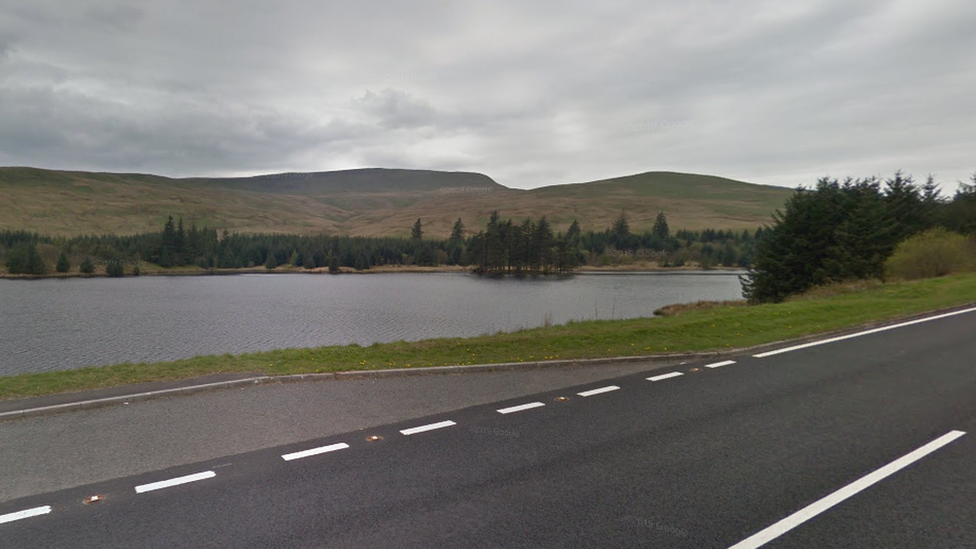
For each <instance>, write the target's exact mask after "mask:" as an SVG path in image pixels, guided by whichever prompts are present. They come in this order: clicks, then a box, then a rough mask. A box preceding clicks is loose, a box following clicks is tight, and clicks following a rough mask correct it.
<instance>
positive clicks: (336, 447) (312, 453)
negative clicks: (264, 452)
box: [281, 442, 349, 461]
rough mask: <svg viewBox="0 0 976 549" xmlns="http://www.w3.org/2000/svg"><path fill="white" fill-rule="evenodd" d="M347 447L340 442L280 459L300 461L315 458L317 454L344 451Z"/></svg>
mask: <svg viewBox="0 0 976 549" xmlns="http://www.w3.org/2000/svg"><path fill="white" fill-rule="evenodd" d="M348 447H349V445H348V444H346V443H345V442H340V443H338V444H330V445H328V446H320V447H318V448H312V449H311V450H302V451H301V452H294V453H291V454H284V455H282V456H281V459H283V460H285V461H291V460H293V459H302V458H307V457H311V456H317V455H319V454H326V453H329V452H335V451H336V450H345V449H346V448H348Z"/></svg>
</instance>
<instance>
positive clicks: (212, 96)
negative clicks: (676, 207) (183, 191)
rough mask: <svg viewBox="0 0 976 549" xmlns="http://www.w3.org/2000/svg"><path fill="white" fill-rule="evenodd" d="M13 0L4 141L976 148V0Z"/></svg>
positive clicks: (216, 153) (772, 150) (178, 163)
mask: <svg viewBox="0 0 976 549" xmlns="http://www.w3.org/2000/svg"><path fill="white" fill-rule="evenodd" d="M8 3H9V4H10V5H9V7H8V6H5V7H4V8H3V9H2V10H0V64H2V65H0V67H2V69H3V70H0V163H3V164H21V165H22V164H30V165H37V166H43V167H60V168H79V169H106V170H109V169H111V170H131V169H139V170H143V171H157V172H159V173H163V174H170V175H193V174H197V173H199V174H201V175H204V174H218V175H219V174H221V173H226V174H240V173H247V172H249V171H252V170H253V171H262V172H266V171H274V170H281V171H301V170H321V169H341V168H352V167H361V166H371V165H373V166H375V165H379V166H383V165H389V166H391V167H393V165H396V166H398V167H417V168H430V169H465V170H477V171H483V172H485V173H487V174H488V175H491V176H492V177H494V178H496V179H497V180H498V181H499V182H501V183H503V184H507V185H513V186H520V187H532V186H538V185H542V184H553V183H561V182H569V181H584V180H587V179H595V178H601V177H612V176H617V175H624V174H628V173H634V172H639V171H646V170H655V169H666V170H681V171H694V172H703V173H714V174H719V175H725V176H729V177H736V178H740V179H745V180H750V181H756V182H762V183H770V184H781V185H786V186H794V185H797V184H802V183H810V182H811V181H812V180H813V179H815V177H817V176H818V175H824V174H826V173H831V174H833V175H838V176H843V175H848V174H850V175H871V174H878V173H881V174H885V173H890V172H892V171H894V170H895V169H898V168H902V169H904V170H906V171H908V172H913V173H915V174H916V175H918V176H923V175H924V174H927V173H929V172H934V173H935V174H936V175H937V177H938V178H939V180H940V181H943V182H946V183H950V188H951V187H952V185H951V183H952V182H954V181H956V180H964V179H966V178H967V177H968V174H969V173H971V172H972V170H973V169H974V168H976V165H972V162H973V160H972V155H971V152H970V151H972V150H974V149H976V138H974V137H973V136H972V135H971V131H969V129H970V128H972V126H973V123H974V122H976V104H974V103H973V102H972V100H971V97H972V96H973V95H974V93H976V59H974V58H973V56H971V55H969V53H968V52H971V51H974V50H976V27H974V21H976V4H973V3H971V2H969V1H968V0H940V1H935V2H930V3H926V4H924V5H923V4H918V3H911V2H902V3H891V2H883V1H874V0H861V1H847V0H844V1H841V0H831V1H827V2H818V3H788V2H776V1H774V0H743V1H742V2H736V3H734V4H730V3H728V2H722V1H713V0H690V1H686V2H677V1H665V0H656V1H651V2H638V1H636V0H635V1H626V0H612V1H611V0H608V1H607V2H603V3H601V4H600V5H599V6H597V5H595V4H593V3H592V2H586V1H582V0H579V1H576V0H564V1H559V2H556V1H552V0H540V1H539V2H533V3H524V2H515V1H514V0H500V1H498V2H492V3H479V4H477V5H462V4H457V3H451V4H446V5H445V4H443V3H438V2H429V1H424V0H420V1H418V2H411V3H403V2H392V1H377V2H370V3H360V4H355V3H308V2H304V1H300V0H281V1H280V2H276V3H274V4H271V3H267V2H260V1H257V0H234V1H232V0H209V1H206V2H199V1H191V0H141V1H139V2H123V1H120V0H85V1H82V0H74V1H69V0H13V2H8ZM14 30H16V34H14V33H13V31H14ZM21 54H23V55H21ZM967 164H969V165H967Z"/></svg>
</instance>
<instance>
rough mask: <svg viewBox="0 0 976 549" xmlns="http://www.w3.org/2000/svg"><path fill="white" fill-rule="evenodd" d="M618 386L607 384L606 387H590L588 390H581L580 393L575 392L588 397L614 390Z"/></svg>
mask: <svg viewBox="0 0 976 549" xmlns="http://www.w3.org/2000/svg"><path fill="white" fill-rule="evenodd" d="M619 388H620V387H617V386H616V385H607V386H606V387H600V388H599V389H590V390H589V391H583V392H582V393H576V394H577V395H579V396H581V397H588V396H593V395H599V394H601V393H609V392H610V391H616V390H617V389H619Z"/></svg>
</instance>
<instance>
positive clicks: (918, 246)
mask: <svg viewBox="0 0 976 549" xmlns="http://www.w3.org/2000/svg"><path fill="white" fill-rule="evenodd" d="M974 269H976V243H974V242H973V241H972V240H970V239H969V238H967V237H965V236H963V235H961V234H958V233H953V232H949V231H947V230H946V229H944V228H942V227H938V228H935V229H930V230H928V231H925V232H922V233H919V234H917V235H915V236H912V237H910V238H908V239H906V240H904V241H902V242H901V243H900V244H898V246H897V247H896V248H895V251H894V253H893V254H891V257H889V258H888V260H887V262H885V274H886V275H887V276H888V277H891V278H902V279H906V280H915V279H919V278H933V277H937V276H944V275H947V274H951V273H958V272H962V271H969V270H974Z"/></svg>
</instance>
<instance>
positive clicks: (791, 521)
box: [729, 431, 966, 549]
mask: <svg viewBox="0 0 976 549" xmlns="http://www.w3.org/2000/svg"><path fill="white" fill-rule="evenodd" d="M965 434H966V433H965V432H963V431H950V432H949V433H946V434H945V435H942V436H941V437H939V438H937V439H935V440H933V441H932V442H930V443H928V444H926V445H925V446H922V447H921V448H919V449H917V450H915V451H913V452H911V453H909V454H906V455H904V456H902V457H900V458H898V459H896V460H895V461H892V462H891V463H889V464H888V465H885V466H884V467H882V468H880V469H878V470H877V471H874V472H873V473H870V474H868V475H867V476H864V477H861V478H860V479H858V480H856V481H854V482H852V483H850V484H848V485H847V486H845V487H843V488H841V489H840V490H837V491H836V492H834V493H832V494H830V495H829V496H826V497H824V498H823V499H820V500H818V501H816V502H814V503H811V504H810V505H807V506H806V507H804V508H803V509H800V510H799V511H797V512H795V513H793V514H792V515H790V516H788V517H786V518H785V519H783V520H781V521H779V522H777V523H776V524H773V525H772V526H770V527H768V528H766V529H765V530H762V531H760V532H757V533H755V534H753V535H751V536H749V537H748V538H746V539H744V540H742V541H740V542H739V543H736V544H735V545H733V546H732V547H730V548H729V549H755V548H757V547H761V546H763V545H765V544H766V543H769V542H770V541H772V540H774V539H776V538H778V537H779V536H781V535H783V534H785V533H786V532H789V531H790V530H792V529H793V528H796V527H797V526H799V525H801V524H803V523H804V522H806V521H808V520H810V519H812V518H813V517H815V516H817V515H819V514H820V513H823V512H824V511H826V510H827V509H830V508H831V507H833V506H834V505H837V504H838V503H841V502H842V501H844V500H845V499H847V498H849V497H851V496H853V495H855V494H857V493H858V492H860V491H862V490H864V489H866V488H869V487H870V486H871V485H873V484H876V483H878V482H880V481H882V480H884V479H885V478H886V477H888V476H891V475H893V474H895V473H897V472H898V471H900V470H902V469H904V468H905V467H908V466H909V465H911V464H912V463H915V462H916V461H918V460H920V459H922V458H923V457H925V456H927V455H929V454H931V453H932V452H935V451H936V450H938V449H939V448H942V447H943V446H945V445H946V444H949V443H950V442H952V441H954V440H956V439H957V438H959V437H961V436H963V435H965Z"/></svg>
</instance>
